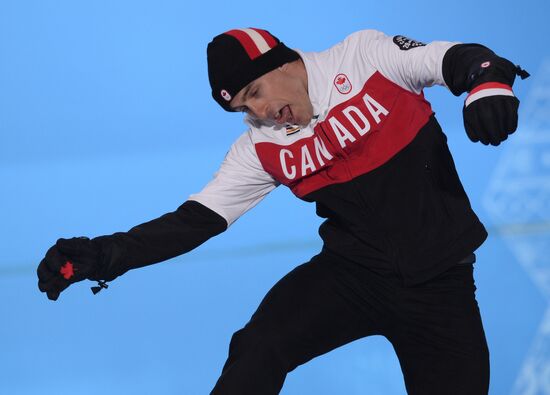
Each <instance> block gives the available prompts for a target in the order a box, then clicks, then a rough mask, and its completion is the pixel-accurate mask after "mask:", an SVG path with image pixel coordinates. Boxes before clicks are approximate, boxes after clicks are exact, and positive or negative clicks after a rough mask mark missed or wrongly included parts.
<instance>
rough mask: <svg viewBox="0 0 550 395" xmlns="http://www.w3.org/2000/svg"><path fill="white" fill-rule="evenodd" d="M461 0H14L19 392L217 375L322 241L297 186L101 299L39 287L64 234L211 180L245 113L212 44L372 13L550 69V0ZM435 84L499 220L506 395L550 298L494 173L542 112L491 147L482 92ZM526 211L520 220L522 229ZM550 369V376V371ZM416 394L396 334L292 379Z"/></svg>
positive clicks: (455, 139) (192, 385)
mask: <svg viewBox="0 0 550 395" xmlns="http://www.w3.org/2000/svg"><path fill="white" fill-rule="evenodd" d="M448 4H449V5H445V4H443V3H442V2H440V1H424V2H422V1H420V2H404V1H386V2H381V3H378V2H373V1H365V0H361V1H358V0H357V1H350V0H342V1H338V2H336V3H329V2H319V1H304V2H297V1H287V0H279V1H277V2H269V3H260V2H249V1H233V2H225V1H224V2H221V1H220V2H217V1H207V2H190V3H187V2H184V1H174V0H166V1H162V0H160V1H100V0H96V1H67V0H59V1H53V0H43V1H38V0H37V1H28V0H18V1H15V0H13V1H10V0H0V188H1V189H0V192H1V193H0V317H1V321H0V322H1V325H0V339H1V340H0V346H1V351H0V393H2V394H12V395H16V394H95V393H97V392H98V391H100V392H101V393H103V394H206V393H208V392H209V391H210V390H211V388H212V387H213V385H214V383H215V381H216V380H217V377H218V375H219V373H220V371H221V368H222V365H223V362H224V361H225V358H226V356H227V349H228V344H229V340H230V337H231V335H232V333H233V332H234V331H236V330H237V329H239V328H240V327H242V326H243V325H244V324H245V323H246V321H247V320H248V319H249V317H250V315H251V314H252V313H253V311H254V310H255V308H256V306H257V305H258V303H259V302H260V300H261V298H262V297H263V296H264V294H265V293H266V292H267V291H268V290H269V288H270V287H271V286H272V285H273V284H274V283H275V282H276V281H277V280H278V279H279V278H280V277H282V276H283V275H284V274H286V273H287V272H288V271H290V270H291V269H292V268H293V267H295V266H296V265H298V264H300V263H302V262H305V261H307V260H308V258H309V257H310V256H311V255H313V254H314V253H316V251H318V250H319V248H320V241H319V238H318V236H317V227H318V225H319V223H320V221H319V219H318V218H316V217H315V213H314V207H313V205H310V204H306V203H304V202H301V201H299V200H298V199H296V198H294V197H293V196H292V195H291V194H290V193H289V191H288V190H285V189H283V188H278V189H277V190H275V191H274V192H272V193H271V194H270V196H268V197H267V198H266V199H265V200H264V201H263V202H262V203H261V204H260V205H259V206H257V207H256V208H255V209H254V210H252V211H251V212H250V213H248V214H246V215H245V216H244V217H242V218H241V219H240V220H239V221H237V223H235V225H234V226H232V227H231V228H230V229H229V230H228V231H227V232H226V233H224V234H223V235H222V236H220V237H217V238H215V239H212V240H210V241H209V242H208V243H206V244H205V245H203V246H201V247H199V248H198V249H196V250H195V251H193V252H191V253H189V254H187V255H184V256H182V257H178V258H175V259H173V260H171V261H169V262H165V263H161V264H158V265H154V266H150V267H146V268H143V269H141V270H135V271H131V272H129V273H128V274H126V275H125V276H123V277H121V278H119V279H117V280H116V281H115V282H113V283H112V285H111V287H110V288H109V289H108V290H107V291H103V292H101V293H100V294H99V295H98V296H95V297H93V296H92V294H91V292H90V289H89V285H92V283H90V282H86V283H81V284H77V285H74V286H72V287H70V288H69V289H68V290H67V291H66V292H64V293H63V294H62V295H61V297H60V299H59V300H58V301H57V302H55V303H54V302H51V301H49V300H47V298H46V297H45V295H44V294H41V293H40V292H39V291H38V289H37V286H36V282H37V280H36V274H35V269H36V266H37V264H38V262H39V261H40V259H41V258H42V256H43V255H44V253H45V251H46V250H47V249H48V248H49V247H50V246H51V245H52V244H53V243H54V242H55V240H56V239H57V238H59V237H72V236H80V235H86V236H90V237H93V236H98V235H102V234H110V233H113V232H115V231H124V230H127V229H129V228H130V227H132V226H134V225H136V224H138V223H141V222H144V221H146V220H149V219H152V218H155V217H157V216H160V215H161V214H163V213H165V212H168V211H172V210H174V209H175V208H176V207H177V206H179V205H180V204H181V203H183V202H184V201H185V200H186V199H187V197H188V196H189V195H190V194H191V193H194V192H197V191H199V190H200V189H201V188H202V186H203V185H204V184H205V183H206V182H207V181H209V180H210V178H211V176H212V174H213V173H214V171H215V170H216V169H217V167H218V165H219V163H220V162H221V160H222V159H223V156H224V155H225V153H226V151H227V149H228V147H229V146H230V144H231V143H232V142H233V141H234V140H235V139H236V138H237V136H239V135H240V134H241V133H242V132H243V131H244V127H245V126H244V124H243V123H242V116H241V115H240V114H228V113H225V112H224V111H222V110H221V109H219V108H218V106H217V104H216V103H215V102H214V101H213V100H212V99H211V96H210V90H209V85H208V79H207V73H206V56H205V52H206V45H207V43H208V42H209V41H210V40H211V38H212V37H213V36H215V35H217V34H219V33H221V32H223V31H226V30H228V29H231V28H235V27H248V26H255V27H261V28H265V29H267V30H270V31H271V32H272V33H274V34H275V35H276V36H278V37H279V38H280V39H281V40H282V41H284V42H285V43H286V44H287V45H288V46H290V47H294V48H300V49H302V50H306V51H315V50H322V49H325V48H328V47H329V46H331V45H333V44H335V43H337V42H339V41H341V40H342V39H343V38H344V37H345V36H347V35H348V34H350V33H352V32H354V31H356V30H360V29H365V28H375V29H379V30H382V31H384V32H386V33H387V34H392V35H393V34H403V35H406V36H409V37H412V38H415V39H418V40H420V41H424V42H426V41H432V40H449V41H462V42H479V43H483V44H485V45H487V46H488V47H490V48H491V49H493V50H494V51H495V52H497V53H498V54H500V55H501V56H504V57H507V58H509V59H511V60H512V61H513V62H515V63H520V64H521V65H522V66H523V67H524V68H526V69H527V70H529V71H530V72H531V73H532V74H533V77H532V78H530V79H528V80H525V81H519V80H518V81H517V82H516V84H515V87H514V91H515V93H516V95H517V96H518V97H519V98H520V99H521V100H522V103H523V99H524V98H527V97H529V95H530V94H531V92H533V90H535V89H537V88H538V87H539V86H538V85H536V83H537V81H541V80H542V79H543V78H544V71H540V70H543V69H541V67H542V65H543V61H544V59H545V58H546V57H548V55H549V50H548V42H547V38H548V37H549V35H550V28H549V27H548V16H549V15H550V3H549V2H548V1H542V0H540V1H537V0H526V1H522V2H502V1H485V2H480V1H471V0H467V1H461V2H460V3H456V5H452V4H453V3H448ZM537 78H538V79H537ZM548 86H549V89H550V85H548ZM426 95H427V97H428V99H429V100H430V101H431V102H432V105H433V108H434V110H435V111H436V113H437V115H438V119H439V121H440V123H441V124H442V126H443V129H444V130H445V131H446V133H447V135H448V138H449V145H450V148H451V151H452V152H453V154H454V157H455V161H456V164H457V168H458V170H459V173H460V174H461V178H462V181H463V183H464V186H465V188H466V190H467V191H468V193H469V196H470V198H471V201H472V205H473V207H474V209H475V210H476V212H477V213H478V215H479V216H480V218H481V219H482V221H483V222H484V223H485V224H486V225H487V227H488V228H489V230H490V232H491V236H490V237H489V239H488V241H487V242H486V243H485V244H484V245H483V246H482V248H480V250H478V264H477V266H476V282H477V286H478V293H477V295H478V301H479V304H480V309H481V311H482V315H483V319H484V325H485V330H486V334H487V338H488V342H489V346H490V350H491V363H492V366H491V394H495V395H496V394H499V395H500V394H508V393H512V391H513V389H514V385H515V383H516V380H517V378H518V375H519V374H520V371H521V369H522V366H523V363H524V361H525V359H526V358H527V356H528V355H529V351H530V350H531V348H532V344H533V339H534V338H535V337H536V336H537V333H538V331H539V325H540V324H541V322H542V320H543V315H544V313H545V311H546V309H547V308H548V300H547V299H545V296H544V293H543V292H542V291H541V289H540V287H539V286H537V284H536V282H534V281H533V278H532V277H531V276H529V275H528V273H527V271H526V270H524V269H523V267H522V265H521V262H519V259H518V256H517V254H515V253H514V249H513V248H511V247H510V246H511V244H510V243H511V241H510V240H511V239H513V237H515V236H514V235H516V234H517V235H520V236H521V237H523V238H524V239H525V238H526V237H527V240H529V237H530V236H529V235H530V234H527V236H525V231H524V230H522V229H525V226H528V225H529V223H530V222H529V221H530V218H523V219H522V220H521V221H520V222H519V223H517V221H515V219H514V218H509V217H507V216H506V215H500V216H499V215H497V214H495V213H494V212H492V211H491V199H490V197H489V198H487V188H488V185H489V184H490V182H491V179H492V177H493V175H494V171H495V169H496V168H498V166H499V163H500V162H499V161H500V160H501V157H502V155H503V152H505V151H506V150H507V149H508V150H513V147H514V141H515V139H517V138H518V137H516V136H517V135H519V134H520V133H522V131H524V130H525V129H526V128H527V127H528V122H527V119H525V118H524V117H522V116H523V115H524V113H525V111H524V108H523V107H522V110H521V111H522V112H520V127H519V131H518V133H516V134H515V135H514V136H512V137H511V138H510V139H509V140H508V141H507V142H506V143H505V144H504V145H502V146H500V147H498V148H495V147H486V146H483V145H481V144H473V143H471V142H470V141H469V140H468V139H467V137H466V134H465V132H464V130H463V126H462V115H461V108H462V99H463V98H456V97H454V96H453V95H452V94H450V92H448V91H447V90H446V89H444V88H442V87H434V88H431V89H428V90H427V91H426ZM546 114H548V112H546ZM545 116H546V115H542V117H543V119H544V117H545ZM525 117H526V116H525ZM511 155H512V156H513V153H512V154H511ZM545 163H546V162H545ZM548 163H550V161H549V162H548ZM549 167H550V164H549ZM546 170H548V169H547V168H544V169H543V170H541V171H543V173H541V174H542V175H543V176H545V175H546V177H547V176H548V175H549V174H550V171H546ZM544 172H546V173H544ZM545 179H546V180H547V182H548V177H547V178H545ZM549 197H550V195H548V194H547V193H546V192H543V196H542V199H543V200H544V199H546V200H549ZM484 202H485V203H484ZM501 213H502V212H501ZM505 213H506V212H504V214H505ZM545 218H546V220H548V219H549V218H548V215H546V217H545ZM543 220H544V218H543ZM510 223H513V224H516V225H519V227H518V226H516V227H515V228H514V229H515V230H513V231H512V232H511V233H508V236H504V233H503V232H502V229H503V226H504V227H506V226H507V224H510ZM522 226H524V227H522ZM506 229H508V228H506ZM537 229H538V231H536V232H535V233H534V236H533V237H537V238H538V239H537V240H539V239H540V240H542V243H545V242H547V241H550V234H549V233H548V227H544V226H542V227H539V228H537ZM541 229H542V230H541ZM512 241H513V240H512ZM543 357H546V358H547V359H549V358H550V357H549V356H548V355H544V353H543ZM542 380H543V381H544V380H548V382H549V383H550V373H548V371H547V373H546V376H544V377H542ZM549 385H550V384H549ZM546 390H548V391H549V392H544V391H546ZM546 390H544V389H542V390H540V391H541V392H536V394H539V393H540V394H550V389H548V388H547V389H546ZM404 393H405V390H404V384H403V379H402V376H401V372H400V369H399V365H398V361H397V358H396V357H395V355H394V354H393V350H392V348H391V345H390V344H389V343H388V342H387V341H386V340H385V339H383V338H381V337H372V338H367V339H362V340H359V341H356V342H354V343H352V344H349V345H346V346H344V347H342V348H339V349H337V350H335V351H333V352H331V353H329V354H327V355H323V356H321V357H319V358H316V359H314V360H313V361H311V362H310V363H308V364H306V365H304V366H301V367H299V368H298V369H296V370H295V371H294V372H292V373H290V374H289V375H288V377H287V380H286V382H285V386H284V389H283V391H282V394H284V395H298V394H300V395H303V394H317V395H325V394H327V395H328V394H349V395H354V394H375V395H376V394H384V395H394V394H404ZM516 393H524V392H521V391H519V390H516ZM525 394H527V392H525ZM533 394H535V392H533Z"/></svg>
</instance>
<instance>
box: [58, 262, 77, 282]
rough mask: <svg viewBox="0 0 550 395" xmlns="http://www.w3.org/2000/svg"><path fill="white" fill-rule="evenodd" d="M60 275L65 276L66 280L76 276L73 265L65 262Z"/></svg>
mask: <svg viewBox="0 0 550 395" xmlns="http://www.w3.org/2000/svg"><path fill="white" fill-rule="evenodd" d="M59 273H61V274H62V275H63V277H64V278H65V280H68V279H70V278H71V277H72V276H74V270H73V264H72V263H71V262H70V261H67V262H65V264H64V265H63V266H61V269H60V270H59Z"/></svg>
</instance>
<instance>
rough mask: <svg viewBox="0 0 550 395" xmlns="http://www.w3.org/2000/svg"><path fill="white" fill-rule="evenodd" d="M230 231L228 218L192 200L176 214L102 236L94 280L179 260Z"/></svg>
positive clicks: (99, 241) (96, 239)
mask: <svg viewBox="0 0 550 395" xmlns="http://www.w3.org/2000/svg"><path fill="white" fill-rule="evenodd" d="M226 229H227V222H226V221H225V219H224V218H223V217H222V216H220V215H219V214H217V213H216V212H214V211H212V210H211V209H209V208H208V207H206V206H204V205H202V204H200V203H198V202H195V201H192V200H188V201H186V202H185V203H183V204H182V205H181V206H180V207H178V209H177V210H176V211H173V212H171V213H167V214H164V215H163V216H161V217H159V218H156V219H154V220H152V221H149V222H145V223H143V224H141V225H137V226H135V227H133V228H132V229H130V230H129V231H128V232H117V233H114V234H112V235H109V236H99V237H96V238H94V239H92V242H93V243H94V244H96V246H97V247H98V248H99V250H100V251H101V259H100V260H101V268H100V270H98V272H97V274H96V275H95V278H93V280H105V281H112V280H113V279H115V278H116V277H118V276H120V275H121V274H124V273H126V272H127V271H128V270H130V269H135V268H139V267H143V266H147V265H151V264H154V263H157V262H162V261H165V260H167V259H170V258H173V257H176V256H178V255H181V254H183V253H185V252H188V251H191V250H192V249H194V248H195V247H198V246H199V245H201V244H202V243H204V242H205V241H206V240H208V239H210V238H211V237H213V236H216V235H217V234H220V233H222V232H223V231H225V230H226Z"/></svg>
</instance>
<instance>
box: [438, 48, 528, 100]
mask: <svg viewBox="0 0 550 395" xmlns="http://www.w3.org/2000/svg"><path fill="white" fill-rule="evenodd" d="M522 72H523V70H521V68H520V67H519V66H515V65H514V64H513V63H512V62H510V61H509V60H507V59H504V58H501V57H500V56H497V55H496V54H495V53H494V52H493V51H491V50H490V49H489V48H487V47H484V46H483V45H480V44H457V45H454V46H452V47H451V48H449V50H448V51H447V52H446V53H445V55H444V57H443V79H444V80H445V83H446V84H447V86H448V87H449V89H450V90H451V92H452V93H453V94H454V95H456V96H459V95H460V94H462V93H464V92H469V91H471V90H472V89H473V88H474V87H476V86H477V85H480V84H482V83H485V82H500V83H503V84H506V85H509V86H512V85H513V84H514V79H515V77H516V74H518V75H520V76H522V74H521V73H522ZM522 78H524V77H523V76H522Z"/></svg>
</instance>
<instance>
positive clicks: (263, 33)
mask: <svg viewBox="0 0 550 395" xmlns="http://www.w3.org/2000/svg"><path fill="white" fill-rule="evenodd" d="M250 29H252V30H254V31H255V32H258V34H260V35H261V36H262V37H263V38H264V40H265V42H266V43H267V45H269V48H273V47H274V46H276V45H277V41H276V40H275V39H274V38H273V36H272V35H271V34H269V32H268V31H267V30H262V29H256V28H254V27H251V28H250Z"/></svg>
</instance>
